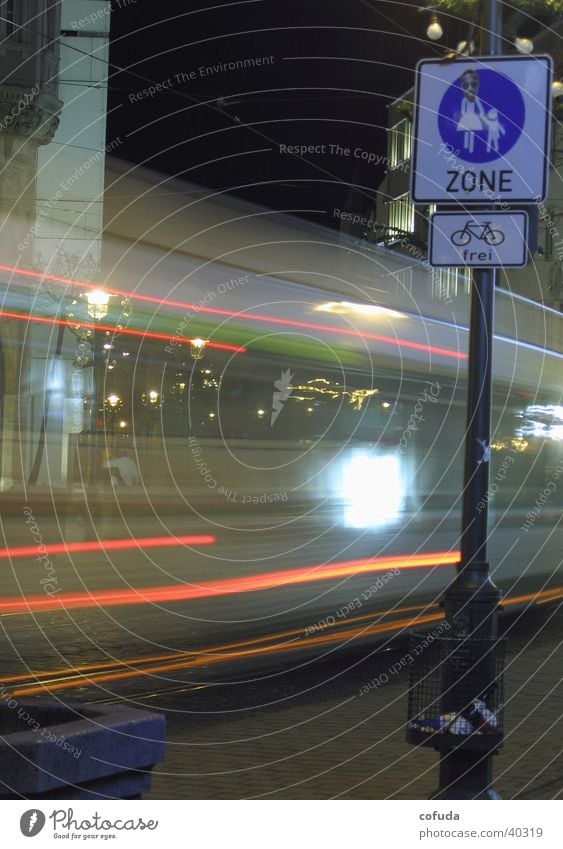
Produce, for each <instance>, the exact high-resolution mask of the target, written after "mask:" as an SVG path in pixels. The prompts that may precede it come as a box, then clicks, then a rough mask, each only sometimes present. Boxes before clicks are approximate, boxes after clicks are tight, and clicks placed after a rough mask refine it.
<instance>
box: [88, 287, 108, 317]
mask: <svg viewBox="0 0 563 849" xmlns="http://www.w3.org/2000/svg"><path fill="white" fill-rule="evenodd" d="M109 299H110V296H109V294H108V292H104V291H103V289H91V290H90V291H89V292H87V293H86V300H87V302H88V315H89V316H90V318H93V319H95V320H97V321H99V320H100V319H102V318H104V317H105V316H106V315H107V314H108V305H109Z"/></svg>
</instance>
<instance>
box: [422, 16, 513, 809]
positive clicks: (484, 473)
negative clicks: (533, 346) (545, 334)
mask: <svg viewBox="0 0 563 849" xmlns="http://www.w3.org/2000/svg"><path fill="white" fill-rule="evenodd" d="M483 33H484V43H483V47H482V52H484V53H486V54H488V55H498V54H499V53H500V52H501V51H500V34H501V12H500V7H499V3H498V2H497V0H485V3H484V15H483ZM483 48H484V49H483ZM495 276H496V273H495V270H494V269H479V270H474V271H473V275H472V286H471V318H470V330H469V363H468V369H469V377H468V390H467V425H466V437H465V471H464V488H463V507H462V535H461V560H460V563H459V566H458V569H457V575H456V578H455V579H454V581H453V582H452V584H451V585H450V586H449V587H448V589H447V590H446V592H445V594H444V608H445V614H446V619H447V620H448V622H449V623H450V624H451V626H452V628H453V631H454V634H456V635H459V636H468V637H469V638H471V639H491V640H494V639H495V638H496V636H497V618H498V606H499V602H500V598H501V594H500V592H499V590H498V589H497V587H496V586H495V585H494V583H493V582H492V580H491V578H490V576H489V564H488V562H487V533H488V496H489V466H490V438H491V407H492V360H493V322H494V301H495ZM492 654H494V652H492ZM484 667H485V668H484V672H485V676H489V679H490V680H492V679H493V678H494V657H491V658H490V662H489V661H488V660H487V659H486V658H485V660H484ZM487 667H488V668H487ZM479 695H480V694H479V693H475V697H476V698H477V697H478V696H479ZM492 760H493V752H490V751H489V752H482V751H481V752H479V751H471V750H470V749H463V748H461V749H459V750H456V749H454V750H452V751H448V752H443V753H442V754H441V756H440V785H439V789H438V791H437V792H436V794H435V795H434V797H433V798H435V799H474V798H477V799H498V798H500V797H499V796H498V794H497V793H496V792H495V791H494V790H493V789H492V787H491V782H492Z"/></svg>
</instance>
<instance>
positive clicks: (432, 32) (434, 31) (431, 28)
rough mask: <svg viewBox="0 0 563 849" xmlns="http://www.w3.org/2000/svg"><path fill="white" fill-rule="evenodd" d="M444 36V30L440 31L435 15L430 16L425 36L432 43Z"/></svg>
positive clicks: (440, 26) (439, 24) (440, 27)
mask: <svg viewBox="0 0 563 849" xmlns="http://www.w3.org/2000/svg"><path fill="white" fill-rule="evenodd" d="M443 34H444V30H443V29H442V25H441V23H440V21H439V20H438V18H437V17H436V15H433V16H432V19H431V21H430V23H429V25H428V29H427V30H426V35H427V36H428V38H430V39H431V40H432V41H438V40H439V39H440V38H442V36H443Z"/></svg>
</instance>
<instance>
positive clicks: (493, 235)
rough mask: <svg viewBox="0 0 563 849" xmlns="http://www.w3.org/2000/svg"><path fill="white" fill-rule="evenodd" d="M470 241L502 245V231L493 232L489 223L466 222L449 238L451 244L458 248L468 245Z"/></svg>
mask: <svg viewBox="0 0 563 849" xmlns="http://www.w3.org/2000/svg"><path fill="white" fill-rule="evenodd" d="M472 239H476V240H477V241H481V242H485V244H487V245H502V243H503V242H504V233H503V232H502V230H493V228H492V227H491V222H490V221H483V222H482V223H479V222H477V221H466V222H465V226H464V227H463V228H462V229H461V230H456V231H455V232H454V233H452V235H451V236H450V240H451V242H452V244H454V245H456V246H458V247H464V246H465V245H468V244H469V242H470V241H471V240H472Z"/></svg>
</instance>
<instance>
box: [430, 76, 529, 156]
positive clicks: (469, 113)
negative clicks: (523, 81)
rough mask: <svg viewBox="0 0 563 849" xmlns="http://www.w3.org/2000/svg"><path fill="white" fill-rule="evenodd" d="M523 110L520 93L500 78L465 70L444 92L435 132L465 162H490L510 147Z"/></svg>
mask: <svg viewBox="0 0 563 849" xmlns="http://www.w3.org/2000/svg"><path fill="white" fill-rule="evenodd" d="M525 118H526V109H525V106H524V99H523V97H522V95H521V93H520V89H519V88H518V86H517V85H515V83H513V82H512V80H511V79H509V78H508V77H507V76H505V75H504V74H501V73H499V72H498V71H492V70H488V69H487V68H483V69H481V68H479V67H475V68H468V69H467V70H465V71H464V72H463V74H462V75H461V76H460V77H458V79H457V80H455V81H454V82H453V83H452V84H451V85H450V86H449V87H448V88H447V89H446V91H445V94H444V96H443V97H442V100H441V102H440V107H439V112H438V129H439V131H440V135H441V137H442V140H443V141H444V143H445V144H447V145H450V146H451V148H452V149H453V150H454V151H455V153H456V156H458V157H459V159H463V160H464V161H466V162H479V163H484V162H493V161H494V160H495V159H501V158H502V157H503V156H505V155H506V154H507V153H508V151H509V150H511V148H513V147H514V145H515V144H516V142H517V141H518V139H519V138H520V136H521V134H522V129H523V127H524V121H525Z"/></svg>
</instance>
